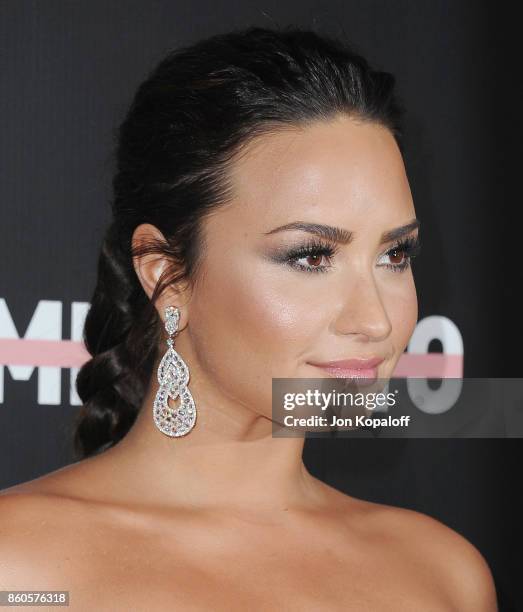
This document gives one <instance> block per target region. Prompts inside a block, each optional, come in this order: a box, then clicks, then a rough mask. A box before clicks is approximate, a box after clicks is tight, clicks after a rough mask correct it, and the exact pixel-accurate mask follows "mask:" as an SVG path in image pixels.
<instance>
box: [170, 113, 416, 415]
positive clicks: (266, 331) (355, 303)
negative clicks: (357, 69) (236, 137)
mask: <svg viewBox="0 0 523 612" xmlns="http://www.w3.org/2000/svg"><path fill="white" fill-rule="evenodd" d="M232 181H233V185H234V187H235V197H234V201H233V202H232V203H231V204H230V205H229V206H227V207H224V208H221V209H217V210H216V212H215V213H214V214H213V215H212V216H211V217H208V218H207V219H205V221H204V226H203V227H204V237H205V241H206V250H205V253H204V259H203V267H202V268H201V273H200V274H201V275H200V276H199V279H198V283H197V284H196V286H195V288H194V291H193V293H192V295H191V298H190V301H189V304H188V307H187V308H188V309H187V320H188V334H187V335H185V336H184V337H183V339H182V336H180V343H179V344H178V345H177V348H178V350H179V352H180V353H181V355H182V356H184V350H186V351H187V352H186V356H187V357H189V359H188V363H189V366H190V367H192V366H193V365H195V366H197V368H198V372H199V373H200V374H201V376H203V377H204V379H205V381H206V384H210V385H212V386H213V387H214V388H215V389H217V390H219V391H220V392H221V393H223V394H225V395H226V396H227V397H228V398H229V399H234V401H235V402H237V403H238V404H240V405H244V406H246V407H247V408H249V409H250V410H253V411H255V412H257V413H259V414H264V415H266V416H270V414H271V389H272V388H271V383H272V378H294V377H296V378H324V377H326V376H328V375H327V374H326V372H325V371H324V370H322V369H319V368H318V367H316V366H313V365H311V362H312V363H323V362H326V361H337V360H343V359H354V358H356V359H367V358H371V357H381V358H383V359H384V361H383V362H382V363H381V364H380V365H379V367H378V376H379V378H389V377H390V376H391V375H392V373H393V370H394V367H395V365H396V362H397V361H398V359H399V357H400V356H401V354H402V352H403V351H404V349H405V347H406V345H407V343H408V340H409V338H410V336H411V334H412V332H413V330H414V327H415V324H416V321H417V298H416V290H415V285H414V279H413V276H412V270H411V268H410V267H409V266H408V265H405V264H408V261H409V258H408V255H406V254H405V251H402V250H401V249H399V250H397V251H393V250H392V251H391V249H393V247H395V246H396V245H397V244H398V239H397V238H396V239H391V237H390V236H387V233H390V232H391V231H393V230H398V229H399V228H403V227H404V226H408V225H409V224H412V222H413V221H414V220H415V212H414V206H413V201H412V196H411V192H410V188H409V183H408V180H407V176H406V173H405V168H404V164H403V160H402V157H401V154H400V152H399V150H398V147H397V145H396V142H395V140H394V137H393V136H392V134H391V133H390V132H389V131H388V130H387V129H386V128H384V127H382V126H380V125H377V124H372V123H357V122H356V121H355V120H354V119H350V118H348V117H345V116H343V117H340V118H339V119H336V120H335V121H333V122H331V123H317V124H316V125H314V126H313V127H308V128H304V129H303V130H302V131H282V132H281V133H278V134H271V135H267V136H261V137H259V138H258V139H257V140H255V141H253V142H252V143H251V145H249V147H248V149H247V150H246V152H245V154H244V155H243V156H242V157H241V158H239V159H238V160H236V162H235V165H234V168H233V174H232ZM298 222H299V223H301V224H315V225H321V226H330V227H331V228H334V227H336V228H339V229H341V230H342V233H343V234H342V236H340V238H345V240H343V241H341V242H336V240H335V239H334V236H333V235H332V236H331V237H330V238H325V237H322V236H319V235H317V234H314V233H311V232H308V231H305V230H304V229H279V228H282V227H283V226H289V224H296V223H298ZM330 231H331V232H332V230H330ZM416 235H417V229H416V227H414V228H412V227H411V228H410V229H407V230H406V233H404V234H402V235H401V237H400V240H401V239H403V240H404V239H408V238H411V239H412V238H415V237H416ZM347 239H348V240H347ZM384 240H385V241H384ZM311 243H312V245H313V248H314V249H316V250H313V251H312V253H310V254H307V253H305V254H303V253H302V254H300V252H299V249H302V248H304V247H305V248H306V247H307V246H308V245H309V246H310V245H311ZM296 252H297V253H296ZM189 354H190V355H189ZM195 362H197V363H195Z"/></svg>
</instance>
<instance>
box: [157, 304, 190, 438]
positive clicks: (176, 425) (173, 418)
mask: <svg viewBox="0 0 523 612" xmlns="http://www.w3.org/2000/svg"><path fill="white" fill-rule="evenodd" d="M179 320H180V311H179V309H178V308H176V307H174V306H168V307H167V308H166V309H165V329H166V331H167V333H168V334H169V338H168V339H167V345H168V348H167V351H166V353H165V355H164V356H163V358H162V360H161V362H160V365H159V367H158V383H159V384H160V388H159V389H158V391H157V393H156V397H155V399H154V404H153V418H154V422H155V424H156V427H158V429H159V430H160V431H161V432H162V433H164V434H166V435H167V436H171V437H178V436H184V435H185V434H187V433H189V432H190V431H191V429H192V428H193V427H194V424H195V422H196V406H195V404H194V400H193V397H192V395H191V392H190V391H189V389H188V388H187V383H188V382H189V368H188V367H187V364H186V363H185V362H184V360H183V359H182V358H181V357H180V355H179V354H178V353H177V352H176V351H175V350H174V347H173V344H174V340H173V339H172V337H171V336H173V334H174V333H175V332H176V331H177V330H178V322H179ZM178 396H180V405H179V406H178V408H171V407H170V406H169V398H171V399H173V400H175V399H176V398H177V397H178Z"/></svg>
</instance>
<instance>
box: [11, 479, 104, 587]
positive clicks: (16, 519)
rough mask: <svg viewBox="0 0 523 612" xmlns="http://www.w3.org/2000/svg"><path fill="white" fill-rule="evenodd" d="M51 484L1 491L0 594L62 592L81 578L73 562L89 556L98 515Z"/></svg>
mask: <svg viewBox="0 0 523 612" xmlns="http://www.w3.org/2000/svg"><path fill="white" fill-rule="evenodd" d="M53 484H54V480H53V476H52V475H50V476H49V477H42V478H40V479H38V480H35V481H30V482H28V483H22V484H20V485H16V486H14V487H10V488H8V489H3V490H2V491H0V590H1V589H4V590H6V589H12V590H27V589H29V590H31V589H42V590H61V588H60V585H61V584H62V583H63V582H64V581H67V580H69V584H70V578H71V576H73V577H74V575H75V574H76V575H79V572H78V567H76V569H75V571H73V573H72V574H70V573H69V569H71V568H72V564H71V559H72V557H76V558H77V557H78V555H75V551H78V550H84V551H85V552H86V553H87V554H86V558H87V557H88V551H89V541H90V530H92V529H93V528H96V525H97V520H96V515H94V514H93V512H92V511H90V509H89V507H88V505H87V504H85V503H83V502H81V501H79V500H76V499H74V498H73V497H69V496H68V495H67V494H66V492H64V494H63V495H62V494H60V493H59V492H58V491H56V490H54V488H56V487H53ZM64 588H65V587H64ZM67 588H68V587H67Z"/></svg>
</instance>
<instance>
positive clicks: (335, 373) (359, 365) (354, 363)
mask: <svg viewBox="0 0 523 612" xmlns="http://www.w3.org/2000/svg"><path fill="white" fill-rule="evenodd" d="M382 361H384V359H383V357H373V358H372V359H342V360H340V361H325V362H322V363H313V362H309V363H310V365H313V366H315V367H317V368H321V369H322V370H324V371H325V372H327V374H329V376H331V377H333V378H352V379H357V382H358V384H359V385H371V384H372V383H374V382H375V381H376V379H377V378H378V368H377V366H378V365H379V364H380V363H381V362H382Z"/></svg>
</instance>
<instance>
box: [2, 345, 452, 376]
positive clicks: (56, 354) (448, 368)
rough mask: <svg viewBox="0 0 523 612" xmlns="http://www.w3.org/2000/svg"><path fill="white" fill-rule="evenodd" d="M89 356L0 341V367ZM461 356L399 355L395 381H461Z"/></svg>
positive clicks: (67, 363)
mask: <svg viewBox="0 0 523 612" xmlns="http://www.w3.org/2000/svg"><path fill="white" fill-rule="evenodd" d="M89 357H90V356H89V353H88V352H87V350H86V349H85V346H84V344H83V343H82V342H73V341H72V340H24V339H10V338H0V366H1V365H11V366H14V365H28V366H34V367H36V366H57V367H60V368H78V367H80V366H81V365H82V364H83V363H84V362H85V361H87V359H89ZM462 376H463V356H462V355H444V354H443V353H429V354H419V355H418V354H414V353H403V354H402V356H401V357H400V359H399V361H398V363H397V365H396V369H395V370H394V377H395V378H408V377H410V378H461V377H462Z"/></svg>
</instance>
